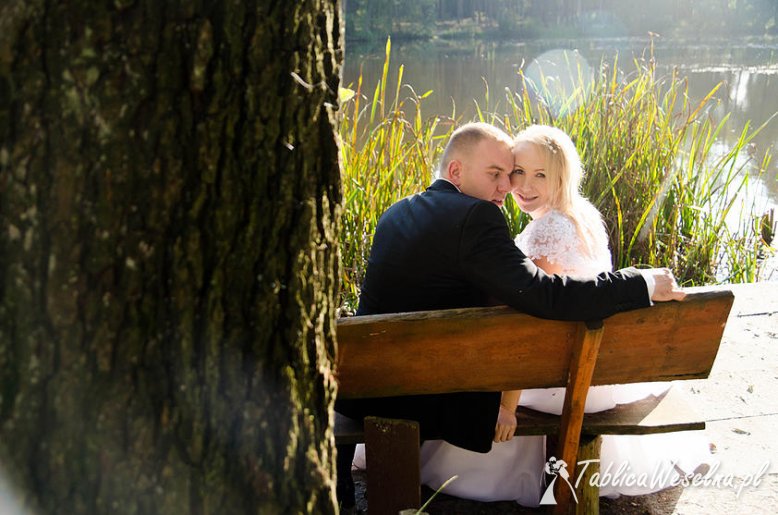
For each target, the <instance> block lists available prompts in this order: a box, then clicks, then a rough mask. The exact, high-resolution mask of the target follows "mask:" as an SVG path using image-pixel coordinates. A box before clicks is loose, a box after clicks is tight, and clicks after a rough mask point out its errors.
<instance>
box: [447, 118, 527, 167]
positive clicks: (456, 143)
mask: <svg viewBox="0 0 778 515" xmlns="http://www.w3.org/2000/svg"><path fill="white" fill-rule="evenodd" d="M485 139H493V140H494V141H500V142H502V143H505V145H507V146H508V147H510V146H511V145H512V144H513V141H512V140H511V137H510V136H508V134H507V133H506V132H505V131H503V130H502V129H500V128H498V127H495V126H494V125H490V124H488V123H483V122H471V123H466V124H464V125H463V126H461V127H460V128H458V129H457V130H455V131H454V132H453V133H452V134H451V138H449V140H448V144H447V145H446V148H445V150H443V157H442V158H441V159H440V165H439V166H438V175H439V176H440V177H446V176H447V175H448V165H449V163H450V162H451V161H452V160H453V159H454V158H455V157H456V155H457V154H458V153H460V152H465V153H466V152H469V151H470V150H472V149H473V148H474V147H475V146H476V145H477V144H479V143H480V142H481V141H483V140H485Z"/></svg>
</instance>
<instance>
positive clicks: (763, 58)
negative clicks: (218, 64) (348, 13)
mask: <svg viewBox="0 0 778 515" xmlns="http://www.w3.org/2000/svg"><path fill="white" fill-rule="evenodd" d="M648 48H649V40H648V38H645V39H634V38H614V39H573V40H545V41H543V40H541V41H531V42H521V41H513V42H477V41H473V42H465V43H457V44H456V45H455V44H453V43H451V42H441V43H423V44H420V43H410V44H407V43H406V44H403V43H397V42H393V44H392V52H391V69H390V73H389V75H390V77H396V75H397V69H398V67H399V65H400V64H403V65H404V76H403V82H404V83H406V84H410V85H412V86H413V87H414V89H415V90H416V92H417V94H422V93H424V92H426V91H428V90H432V91H433V93H432V95H431V96H430V97H428V98H426V99H424V101H423V114H424V116H434V115H438V114H439V115H448V116H450V115H451V114H452V111H453V110H452V106H453V105H454V104H455V105H456V111H457V114H461V115H463V116H464V119H465V120H467V119H471V118H472V117H473V116H474V114H475V110H474V107H473V106H474V103H473V99H476V100H478V101H479V103H481V105H483V100H484V94H485V86H484V80H483V79H485V80H486V83H488V85H489V90H490V102H491V104H492V105H491V107H494V103H495V102H496V101H501V102H502V103H503V105H504V103H505V100H504V99H505V93H504V91H505V88H506V87H507V88H510V89H511V90H513V91H517V90H519V89H520V79H519V75H518V72H519V71H520V70H524V72H525V74H527V73H528V71H531V69H532V68H531V67H532V66H533V64H532V63H533V61H534V60H536V59H538V58H539V57H541V56H549V55H552V56H553V55H560V51H569V53H568V55H572V51H576V55H577V57H576V59H578V64H580V65H582V66H584V67H586V66H589V67H591V68H592V69H596V68H598V67H599V65H600V63H601V62H602V61H603V60H604V61H605V62H608V63H613V60H614V58H615V57H616V56H617V55H618V59H619V64H620V68H622V69H624V70H626V71H628V72H629V71H631V70H634V65H633V64H632V60H633V58H634V57H640V56H647V54H648ZM654 55H655V57H656V61H657V64H658V71H659V72H660V73H669V72H670V70H671V69H672V68H673V67H675V68H677V69H678V70H679V71H680V75H681V76H686V77H688V79H689V94H690V95H691V96H692V98H693V99H695V100H700V99H702V98H704V97H705V96H706V95H707V93H708V92H710V91H711V90H712V89H713V88H714V86H715V85H716V84H718V83H719V82H723V86H722V87H721V89H719V91H718V92H717V94H716V97H715V98H716V99H717V100H718V105H717V106H716V107H715V108H714V109H713V110H712V111H711V115H712V116H713V117H714V118H718V119H720V118H721V117H722V116H724V115H725V114H726V113H731V118H730V120H729V122H728V124H727V130H726V131H725V132H723V133H722V135H721V138H720V142H719V144H720V145H721V146H722V147H721V148H728V147H730V146H731V144H732V142H733V141H736V140H737V138H738V137H739V135H740V133H741V131H742V129H743V127H744V126H745V124H746V123H747V122H748V121H749V120H750V123H751V126H752V127H758V126H759V125H761V124H762V123H764V122H765V121H767V120H768V119H769V118H770V117H771V116H772V115H773V114H775V113H776V112H778V39H776V38H767V37H765V38H742V39H720V40H706V41H688V40H687V41H677V40H667V39H663V38H658V39H656V40H655V41H654ZM383 62H384V46H383V44H381V45H377V46H375V45H374V46H372V47H370V46H366V45H359V44H353V43H349V44H347V45H346V58H345V66H344V73H343V84H344V86H348V85H349V84H351V85H352V87H355V85H356V80H357V77H358V76H359V73H360V70H362V74H363V88H364V89H365V91H370V92H371V93H372V91H373V89H374V88H375V85H376V84H377V82H378V80H379V79H380V77H381V72H382V68H383ZM482 78H483V79H482ZM390 88H391V89H390V90H389V91H391V92H392V94H393V92H394V86H393V85H390ZM387 96H389V95H388V94H387ZM497 110H498V111H499V109H497ZM753 142H754V145H753V146H752V147H751V148H750V152H749V154H751V156H753V157H754V158H755V160H759V161H761V157H762V156H763V155H764V153H765V151H767V150H768V149H771V148H772V154H773V155H774V156H775V157H774V159H773V162H772V163H771V165H770V169H769V170H768V172H767V174H766V175H765V176H764V179H763V181H762V182H761V183H760V184H758V186H757V188H756V189H755V190H754V194H755V195H756V196H757V197H758V198H759V199H760V202H761V203H762V204H763V207H762V208H760V209H764V210H767V209H769V208H773V209H775V211H776V214H777V216H778V156H776V155H775V154H776V152H777V151H778V145H776V143H778V117H776V118H773V120H772V121H771V122H770V123H769V124H768V126H767V127H766V128H765V129H764V130H763V131H762V132H761V133H760V134H759V135H757V137H756V138H755V139H754V141H753Z"/></svg>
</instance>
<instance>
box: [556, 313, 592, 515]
mask: <svg viewBox="0 0 778 515" xmlns="http://www.w3.org/2000/svg"><path fill="white" fill-rule="evenodd" d="M603 332H604V328H603V323H602V321H601V320H596V321H592V322H587V323H586V327H585V328H584V327H583V326H582V327H581V333H580V336H579V342H580V343H579V345H577V346H575V347H574V348H573V354H572V356H571V357H570V372H569V376H568V381H567V390H566V392H565V404H564V408H563V410H562V422H561V426H560V428H559V445H558V451H559V452H560V453H561V459H562V460H564V462H565V463H566V464H567V472H568V474H569V479H568V480H569V482H570V484H573V483H574V482H575V477H576V466H575V465H576V460H577V457H578V443H579V441H580V438H581V427H582V426H583V417H584V406H585V405H586V395H587V393H588V392H589V386H590V385H591V383H592V375H593V374H594V366H595V364H596V363H597V354H598V353H599V351H600V342H601V341H602V335H603ZM571 496H572V492H571V491H570V488H569V486H568V484H566V481H563V480H562V478H560V479H558V480H557V482H556V488H555V491H554V497H555V498H556V502H557V505H556V508H555V509H554V513H555V515H562V514H567V513H569V512H570V502H571V500H570V498H571Z"/></svg>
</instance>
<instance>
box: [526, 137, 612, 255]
mask: <svg viewBox="0 0 778 515" xmlns="http://www.w3.org/2000/svg"><path fill="white" fill-rule="evenodd" d="M519 143H530V144H532V145H534V146H535V148H537V149H538V150H539V151H540V154H541V155H542V156H543V160H544V164H545V166H544V168H545V173H546V177H547V180H548V193H549V207H550V208H551V209H556V210H557V211H559V212H561V213H563V214H565V215H567V216H569V217H570V218H571V219H572V220H573V222H574V223H575V226H576V229H577V231H578V234H579V236H580V237H581V240H582V241H583V244H584V249H583V250H585V251H586V252H587V254H589V255H590V256H594V255H595V249H596V248H603V247H604V248H607V247H608V235H607V232H606V230H605V224H604V222H603V220H602V216H601V215H600V212H599V211H598V210H597V208H595V207H594V206H593V205H592V204H591V202H589V201H588V200H587V199H586V198H585V197H584V196H583V195H582V194H581V181H582V180H583V167H582V166H581V158H580V157H579V155H578V151H577V150H576V148H575V144H574V143H573V141H572V140H571V139H570V136H568V135H567V134H565V132H564V131H562V130H560V129H557V128H556V127H551V126H549V125H530V126H529V127H527V128H526V129H524V130H523V131H521V132H519V134H517V135H516V137H515V138H514V140H513V145H514V147H515V146H516V145H518V144H519Z"/></svg>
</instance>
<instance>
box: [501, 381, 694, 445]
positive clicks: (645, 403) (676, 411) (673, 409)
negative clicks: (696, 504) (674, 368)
mask: <svg viewBox="0 0 778 515" xmlns="http://www.w3.org/2000/svg"><path fill="white" fill-rule="evenodd" d="M686 397H687V396H686V395H685V394H684V393H683V392H682V391H681V390H680V389H679V388H675V387H671V388H670V389H669V390H668V391H667V392H666V393H665V394H663V395H660V396H659V397H654V396H650V397H647V398H645V399H641V400H639V401H635V402H632V403H629V404H621V405H619V406H616V407H615V408H613V409H609V410H607V411H600V412H599V413H587V414H586V415H584V421H583V426H582V427H581V432H582V433H583V434H588V435H645V434H655V433H671V432H674V431H692V430H701V429H705V420H704V419H703V418H702V417H701V416H700V415H699V414H698V413H697V412H696V411H695V410H694V408H693V407H692V406H691V405H690V403H689V402H688V399H687V398H686ZM516 417H517V420H518V426H517V427H516V434H517V435H552V434H557V432H558V431H559V416H557V415H552V414H550V413H542V412H540V411H535V410H532V409H529V408H524V407H519V409H518V410H517V413H516Z"/></svg>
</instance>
